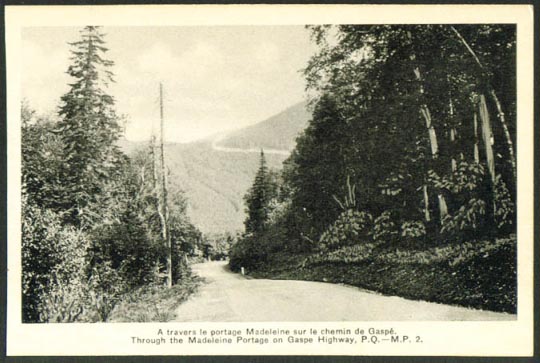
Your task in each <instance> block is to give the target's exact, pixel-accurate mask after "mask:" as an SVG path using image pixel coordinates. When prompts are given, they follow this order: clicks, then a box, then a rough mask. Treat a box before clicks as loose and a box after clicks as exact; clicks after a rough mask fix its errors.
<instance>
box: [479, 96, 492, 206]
mask: <svg viewBox="0 0 540 363" xmlns="http://www.w3.org/2000/svg"><path fill="white" fill-rule="evenodd" d="M478 109H479V112H478V114H479V115H480V122H481V123H482V139H483V140H484V145H485V152H486V164H487V166H488V171H489V176H490V179H491V194H492V196H491V201H492V203H491V206H492V209H493V213H495V211H496V206H495V196H494V190H495V180H496V175H495V158H494V155H493V144H494V139H493V133H492V131H491V124H490V120H489V112H488V109H487V105H486V97H485V96H484V95H480V101H479V102H478ZM488 215H489V214H488Z"/></svg>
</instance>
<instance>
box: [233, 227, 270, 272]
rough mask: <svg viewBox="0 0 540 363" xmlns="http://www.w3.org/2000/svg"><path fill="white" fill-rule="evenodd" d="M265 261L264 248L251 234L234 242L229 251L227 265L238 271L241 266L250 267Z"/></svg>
mask: <svg viewBox="0 0 540 363" xmlns="http://www.w3.org/2000/svg"><path fill="white" fill-rule="evenodd" d="M264 261H266V250H265V249H263V248H261V244H260V243H258V240H257V239H256V237H255V236H253V235H246V236H244V237H243V238H241V239H239V240H238V242H236V243H235V244H234V245H233V246H232V248H231V251H230V253H229V267H230V268H231V270H232V271H236V272H238V271H240V269H241V268H242V267H245V268H247V269H252V268H254V267H255V266H257V265H259V264H261V263H264Z"/></svg>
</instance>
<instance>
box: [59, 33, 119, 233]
mask: <svg viewBox="0 0 540 363" xmlns="http://www.w3.org/2000/svg"><path fill="white" fill-rule="evenodd" d="M104 44H105V41H104V34H103V33H101V32H100V29H99V27H95V26H87V27H85V28H84V29H83V30H82V31H81V39H80V40H79V41H77V42H74V43H70V45H71V46H72V50H71V54H72V56H71V62H72V63H71V65H70V66H69V68H68V70H67V73H68V74H69V75H70V76H71V77H72V78H73V79H74V82H73V83H71V84H70V89H69V91H68V92H67V93H66V94H65V95H64V96H62V99H61V101H62V102H61V107H60V112H59V114H60V117H61V120H60V121H59V123H58V129H57V132H58V133H59V134H60V137H61V139H62V141H63V144H64V155H65V164H64V168H63V170H62V180H61V183H60V187H61V195H62V198H61V199H62V200H61V204H62V205H61V208H60V209H61V211H62V212H64V213H65V216H66V221H67V222H69V223H71V224H73V225H75V226H83V225H84V222H85V221H87V220H88V219H92V215H93V214H95V212H94V213H92V211H91V209H92V208H89V206H90V205H91V204H96V203H97V201H98V200H100V199H101V198H99V195H100V193H102V190H103V189H104V185H105V183H106V182H107V180H108V179H109V177H110V174H111V172H112V171H113V170H114V164H115V161H116V159H118V158H119V157H120V154H119V152H118V151H117V149H116V147H115V143H116V141H117V140H118V137H119V133H120V126H119V124H118V117H117V115H116V114H115V111H114V99H113V98H112V97H111V96H110V95H109V94H107V92H106V88H107V87H108V85H109V83H110V82H113V74H112V72H111V71H110V70H109V68H110V67H111V66H112V65H113V62H112V61H110V60H106V59H105V58H104V54H105V53H106V52H107V48H106V47H105V46H104ZM94 209H97V208H94Z"/></svg>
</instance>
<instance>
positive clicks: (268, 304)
mask: <svg viewBox="0 0 540 363" xmlns="http://www.w3.org/2000/svg"><path fill="white" fill-rule="evenodd" d="M193 270H194V272H195V273H197V274H198V275H199V276H201V277H204V278H205V280H206V282H205V283H204V284H203V286H201V288H200V289H199V292H198V293H196V294H195V295H193V296H192V297H191V298H190V299H189V300H188V301H187V302H185V303H184V304H182V305H180V307H179V308H178V309H177V314H176V319H175V321H206V322H221V321H234V322H241V321H258V322H263V321H369V320H379V321H384V320H385V321H389V320H394V321H402V320H434V321H435V320H514V319H516V316H515V315H510V314H502V313H495V312H489V311H481V310H471V309H466V308H462V307H455V306H448V305H442V304H435V303H429V302H424V301H413V300H407V299H403V298H400V297H395V296H382V295H378V294H376V293H372V292H369V291H365V290H361V289H358V288H355V287H350V286H342V285H336V284H327V283H321V282H309V281H283V280H257V279H248V278H245V277H244V276H242V275H240V274H235V273H232V272H230V271H229V270H228V268H227V262H208V263H202V264H197V265H193Z"/></svg>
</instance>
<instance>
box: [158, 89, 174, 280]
mask: <svg viewBox="0 0 540 363" xmlns="http://www.w3.org/2000/svg"><path fill="white" fill-rule="evenodd" d="M159 119H160V124H161V127H160V158H161V198H162V199H161V200H162V204H161V208H162V210H161V213H162V218H163V222H164V223H163V228H162V237H163V240H164V241H165V246H166V251H167V262H166V270H167V272H166V278H165V283H166V285H167V287H172V244H171V236H170V234H169V208H168V204H167V171H166V168H165V151H164V147H163V144H164V140H163V139H164V132H163V129H164V124H165V121H164V117H163V85H162V84H161V83H160V84H159Z"/></svg>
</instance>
